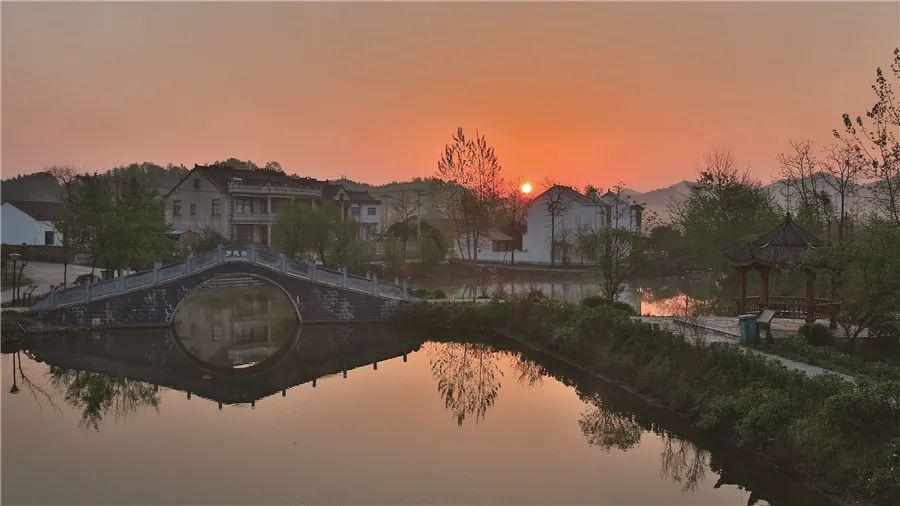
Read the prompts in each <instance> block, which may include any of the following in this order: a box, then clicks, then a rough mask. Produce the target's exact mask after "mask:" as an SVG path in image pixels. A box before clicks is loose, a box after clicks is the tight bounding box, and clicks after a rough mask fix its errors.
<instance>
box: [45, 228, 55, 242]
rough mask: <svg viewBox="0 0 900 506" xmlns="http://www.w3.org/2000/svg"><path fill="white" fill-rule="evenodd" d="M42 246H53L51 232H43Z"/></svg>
mask: <svg viewBox="0 0 900 506" xmlns="http://www.w3.org/2000/svg"><path fill="white" fill-rule="evenodd" d="M44 246H53V231H52V230H47V231H45V232H44Z"/></svg>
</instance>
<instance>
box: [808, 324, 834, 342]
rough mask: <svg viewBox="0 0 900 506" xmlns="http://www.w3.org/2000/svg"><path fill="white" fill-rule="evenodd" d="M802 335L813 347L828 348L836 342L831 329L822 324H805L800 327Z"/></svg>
mask: <svg viewBox="0 0 900 506" xmlns="http://www.w3.org/2000/svg"><path fill="white" fill-rule="evenodd" d="M800 335H801V336H803V339H805V340H806V343H807V344H811V345H813V346H827V345H830V344H831V343H832V342H833V341H834V338H833V336H832V335H831V329H829V328H828V327H826V326H825V325H822V324H821V323H806V324H804V325H803V326H802V327H800Z"/></svg>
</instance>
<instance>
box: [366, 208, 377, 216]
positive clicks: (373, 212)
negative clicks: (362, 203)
mask: <svg viewBox="0 0 900 506" xmlns="http://www.w3.org/2000/svg"><path fill="white" fill-rule="evenodd" d="M377 212H378V210H377V209H376V208H374V207H370V208H368V209H367V210H366V214H368V215H369V216H375V213H377Z"/></svg>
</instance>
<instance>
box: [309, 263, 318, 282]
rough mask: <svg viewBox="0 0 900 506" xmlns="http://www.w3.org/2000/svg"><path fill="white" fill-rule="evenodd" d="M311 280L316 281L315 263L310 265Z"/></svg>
mask: <svg viewBox="0 0 900 506" xmlns="http://www.w3.org/2000/svg"><path fill="white" fill-rule="evenodd" d="M309 280H310V281H315V280H316V263H315V262H310V263H309Z"/></svg>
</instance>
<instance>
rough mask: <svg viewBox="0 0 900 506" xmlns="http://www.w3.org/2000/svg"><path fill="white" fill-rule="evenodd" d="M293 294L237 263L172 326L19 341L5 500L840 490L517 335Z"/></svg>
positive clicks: (5, 434)
mask: <svg viewBox="0 0 900 506" xmlns="http://www.w3.org/2000/svg"><path fill="white" fill-rule="evenodd" d="M285 302H286V299H284V295H283V294H282V293H281V292H280V291H279V290H277V289H275V288H273V287H270V286H268V285H259V284H249V285H247V284H238V285H234V284H230V282H225V283H223V284H221V285H219V286H211V287H208V289H206V290H203V291H201V292H198V293H196V294H193V295H191V296H190V297H189V298H188V299H187V300H186V301H185V303H184V304H183V306H182V307H181V308H179V312H178V314H177V315H176V322H175V324H174V325H173V327H172V328H171V329H133V330H110V331H103V332H84V333H72V334H66V335H53V336H46V337H42V338H37V339H32V340H30V341H29V342H27V343H26V345H25V346H24V348H23V349H22V350H21V351H18V352H15V353H11V354H6V355H4V356H3V360H2V378H3V380H2V381H3V387H4V388H3V394H2V395H3V399H2V401H3V413H2V439H3V445H2V500H3V502H4V503H5V504H12V503H244V504H258V503H437V502H440V503H510V502H512V503H534V504H563V503H599V504H717V505H720V504H734V505H745V504H757V503H758V504H765V503H767V502H768V503H772V504H817V505H818V504H828V503H829V501H828V500H827V498H825V497H823V496H821V495H819V494H817V493H816V492H814V491H812V490H809V489H806V488H804V487H802V486H800V485H798V484H797V483H796V482H794V481H793V480H791V479H789V478H788V477H785V476H782V475H781V474H780V473H778V472H777V471H775V470H772V469H770V468H768V467H767V466H765V465H761V464H759V463H757V462H755V461H752V460H750V459H748V458H747V456H746V455H745V454H744V453H742V452H739V451H735V450H731V449H728V448H721V447H718V446H717V445H715V444H714V443H713V442H712V441H710V440H708V439H706V438H705V437H703V436H702V435H701V434H699V433H697V432H695V431H693V430H692V429H691V427H689V426H688V425H687V424H686V423H685V422H684V421H683V420H682V419H680V418H678V417H677V416H674V415H673V414H671V413H668V412H666V411H664V410H662V409H661V408H658V407H655V406H653V405H650V404H648V403H646V402H644V401H642V400H641V399H639V398H637V397H635V396H634V395H632V394H630V393H628V392H625V391H624V390H621V389H619V388H617V387H615V386H613V385H611V384H608V383H605V382H603V381H600V380H598V379H596V378H594V377H592V376H588V375H585V374H583V373H581V372H579V371H578V370H577V369H574V368H572V367H569V366H567V365H566V364H564V363H561V362H559V361H557V360H555V359H553V358H552V357H549V356H547V355H544V354H541V353H535V352H531V351H529V350H527V349H524V348H522V347H521V346H519V345H518V344H517V343H515V342H512V341H508V340H505V339H502V338H498V337H495V336H490V335H479V334H471V333H469V334H453V333H435V332H423V331H416V330H409V329H401V328H397V327H394V326H391V325H306V326H301V325H299V324H298V323H297V322H296V320H294V319H292V317H291V316H292V309H291V307H290V305H289V304H286V303H285ZM14 391H16V392H15V393H14Z"/></svg>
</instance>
